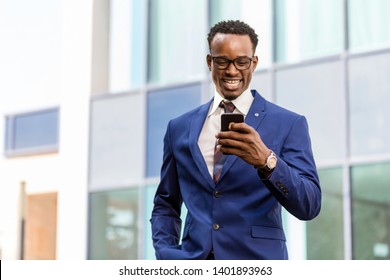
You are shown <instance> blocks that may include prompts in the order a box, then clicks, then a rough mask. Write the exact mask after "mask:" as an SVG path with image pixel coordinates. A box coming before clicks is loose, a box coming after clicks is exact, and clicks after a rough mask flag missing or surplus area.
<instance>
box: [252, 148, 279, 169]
mask: <svg viewBox="0 0 390 280" xmlns="http://www.w3.org/2000/svg"><path fill="white" fill-rule="evenodd" d="M277 162H278V158H277V157H276V154H275V153H274V152H273V151H272V150H270V152H269V155H268V157H267V158H266V160H265V164H263V165H261V166H255V168H256V169H257V170H258V171H259V172H263V173H264V172H267V173H271V172H272V171H273V170H274V169H275V167H276V164H277Z"/></svg>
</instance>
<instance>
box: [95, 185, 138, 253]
mask: <svg viewBox="0 0 390 280" xmlns="http://www.w3.org/2000/svg"><path fill="white" fill-rule="evenodd" d="M138 201H139V197H138V189H136V188H134V189H126V190H117V191H109V192H96V193H91V195H90V202H91V212H90V213H91V218H90V221H91V227H90V233H89V235H90V237H89V242H90V246H89V259H92V260H129V259H138V203H139V202H138Z"/></svg>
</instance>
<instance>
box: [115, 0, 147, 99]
mask: <svg viewBox="0 0 390 280" xmlns="http://www.w3.org/2000/svg"><path fill="white" fill-rule="evenodd" d="M146 17H147V1H143V0H133V1H123V0H110V33H109V34H110V38H109V41H110V46H109V58H110V59H109V61H110V63H109V88H110V91H111V92H118V91H124V90H128V89H130V88H137V87H140V86H142V85H143V84H144V83H145V80H146V71H147V70H146V69H147V68H146V65H147V63H145V61H146V53H147V51H146V50H147V38H146V37H147V26H146V24H147V21H146V20H145V18H146Z"/></svg>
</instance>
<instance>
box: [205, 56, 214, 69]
mask: <svg viewBox="0 0 390 280" xmlns="http://www.w3.org/2000/svg"><path fill="white" fill-rule="evenodd" d="M212 60H213V58H212V57H211V55H210V54H208V55H207V56H206V63H207V67H208V68H209V70H210V71H211V62H212Z"/></svg>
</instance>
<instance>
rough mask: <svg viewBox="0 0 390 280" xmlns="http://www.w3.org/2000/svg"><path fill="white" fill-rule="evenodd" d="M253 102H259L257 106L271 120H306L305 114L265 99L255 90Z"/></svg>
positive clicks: (284, 122)
mask: <svg viewBox="0 0 390 280" xmlns="http://www.w3.org/2000/svg"><path fill="white" fill-rule="evenodd" d="M254 102H256V103H257V104H260V105H257V106H261V109H262V111H263V112H264V113H265V115H266V119H268V120H271V121H272V122H276V123H279V122H280V123H282V124H292V123H295V122H296V121H303V122H305V121H306V118H305V116H303V115H301V114H299V113H297V112H295V111H292V110H291V109H288V108H285V107H282V106H280V105H278V104H276V103H273V102H271V101H268V100H266V99H265V98H264V97H262V96H261V95H260V93H258V92H257V91H254Z"/></svg>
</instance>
